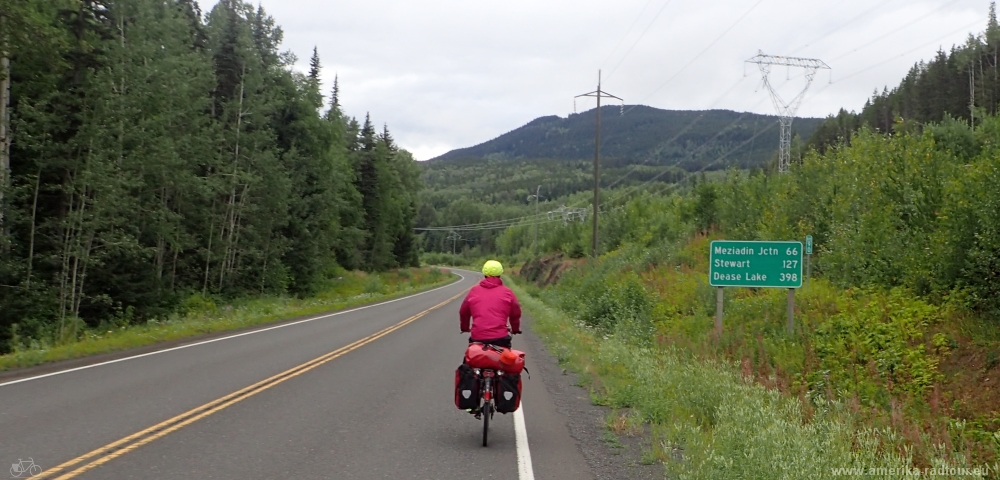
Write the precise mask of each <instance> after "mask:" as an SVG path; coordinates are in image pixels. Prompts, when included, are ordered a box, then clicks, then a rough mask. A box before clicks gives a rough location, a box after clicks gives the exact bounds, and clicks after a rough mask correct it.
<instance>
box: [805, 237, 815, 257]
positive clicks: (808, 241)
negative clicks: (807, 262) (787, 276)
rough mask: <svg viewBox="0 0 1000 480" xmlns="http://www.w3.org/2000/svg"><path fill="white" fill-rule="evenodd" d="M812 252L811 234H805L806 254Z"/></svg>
mask: <svg viewBox="0 0 1000 480" xmlns="http://www.w3.org/2000/svg"><path fill="white" fill-rule="evenodd" d="M812 254H813V236H812V235H806V255H812Z"/></svg>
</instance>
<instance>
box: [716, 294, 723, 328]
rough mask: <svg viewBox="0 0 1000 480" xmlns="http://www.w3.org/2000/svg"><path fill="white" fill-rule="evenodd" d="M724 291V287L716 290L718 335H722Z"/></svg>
mask: <svg viewBox="0 0 1000 480" xmlns="http://www.w3.org/2000/svg"><path fill="white" fill-rule="evenodd" d="M722 289H723V287H718V288H716V289H715V333H716V335H722V302H723V296H722Z"/></svg>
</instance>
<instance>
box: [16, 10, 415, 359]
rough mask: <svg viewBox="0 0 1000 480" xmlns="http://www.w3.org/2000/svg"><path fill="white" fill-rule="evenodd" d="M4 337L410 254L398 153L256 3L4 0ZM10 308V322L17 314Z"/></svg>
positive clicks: (286, 289)
mask: <svg viewBox="0 0 1000 480" xmlns="http://www.w3.org/2000/svg"><path fill="white" fill-rule="evenodd" d="M2 6H3V8H0V52H2V53H3V54H2V55H0V56H2V57H3V62H2V64H0V67H2V71H0V80H2V81H3V82H4V83H3V84H2V85H5V86H9V93H7V94H5V96H4V97H3V98H0V100H3V102H0V104H3V103H4V102H6V103H7V105H9V106H8V107H7V109H6V110H5V111H4V114H5V115H2V116H0V117H2V122H0V123H2V125H3V129H2V130H0V140H2V141H3V145H4V148H3V150H2V152H0V353H3V352H4V351H5V350H4V349H5V348H7V347H6V345H7V344H8V342H7V340H9V339H10V337H11V335H12V333H14V331H15V330H14V329H16V333H17V334H19V335H21V336H24V337H36V338H38V337H47V338H55V339H57V341H58V339H59V338H61V337H62V336H64V335H67V334H68V333H67V332H70V331H74V330H76V329H77V328H78V327H80V326H82V323H81V322H83V323H87V324H89V325H91V326H94V325H96V324H98V323H100V322H101V321H102V320H104V319H107V318H111V317H115V318H119V319H125V320H128V321H132V322H138V321H142V319H145V318H150V317H152V316H156V315H160V314H164V313H166V312H169V311H171V310H173V309H175V308H176V306H177V305H178V304H179V302H181V301H182V300H183V299H184V298H187V297H190V296H191V295H220V296H226V297H238V296H247V295H258V294H284V293H288V294H294V295H307V294H309V293H311V292H314V291H316V290H317V289H318V288H321V287H322V285H323V282H324V280H325V279H326V278H328V277H329V276H332V275H337V272H339V271H342V270H341V269H352V270H353V269H359V270H368V271H378V270H384V269H389V268H393V267H397V266H412V265H416V264H417V252H416V248H415V242H414V239H413V233H412V230H411V228H412V223H413V218H414V215H415V212H416V207H415V202H416V195H417V191H418V189H419V183H418V180H417V179H418V177H419V174H418V173H417V170H416V169H417V166H416V164H415V162H414V160H413V158H412V156H411V155H410V154H409V153H408V152H406V151H404V150H401V149H399V148H398V147H397V145H396V144H395V143H394V141H393V138H392V136H391V135H390V133H389V130H388V128H387V127H385V126H382V127H377V126H376V125H375V124H373V122H372V120H371V119H370V118H365V119H364V121H363V122H359V121H357V120H355V119H353V118H347V117H346V116H345V115H344V114H343V113H342V111H341V109H340V104H339V94H340V93H339V87H338V85H337V84H336V83H334V85H333V89H332V92H330V93H329V96H328V97H326V98H327V100H328V104H330V105H332V106H331V107H330V108H329V109H324V95H323V93H322V92H320V82H319V74H320V68H321V64H320V57H319V55H318V52H317V51H315V50H314V51H313V52H312V59H311V62H310V70H309V72H308V74H303V73H299V72H296V71H295V70H293V69H292V65H293V63H294V61H295V57H294V56H293V54H291V53H289V52H282V51H281V50H280V44H281V41H282V31H281V28H280V27H279V26H277V25H276V23H275V21H274V20H273V19H272V18H271V17H270V16H268V14H267V12H265V11H264V10H263V9H262V8H260V7H255V6H252V5H250V4H248V3H243V2H242V1H239V0H221V1H220V2H219V3H218V4H217V5H216V6H215V7H214V8H212V10H211V11H209V12H201V11H200V9H199V6H198V4H197V3H196V2H195V1H194V0H4V1H3V3H2ZM15 324H16V326H15Z"/></svg>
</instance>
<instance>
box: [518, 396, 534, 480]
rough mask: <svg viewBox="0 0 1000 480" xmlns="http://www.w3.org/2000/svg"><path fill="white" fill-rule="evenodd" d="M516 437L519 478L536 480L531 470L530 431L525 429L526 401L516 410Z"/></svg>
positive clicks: (521, 479)
mask: <svg viewBox="0 0 1000 480" xmlns="http://www.w3.org/2000/svg"><path fill="white" fill-rule="evenodd" d="M514 437H515V446H516V447H517V478H518V479H519V480H535V471H534V469H532V468H531V450H530V449H528V431H527V429H526V428H525V427H524V401H523V400H522V401H521V407H520V408H518V409H517V410H514Z"/></svg>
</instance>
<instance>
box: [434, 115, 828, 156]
mask: <svg viewBox="0 0 1000 480" xmlns="http://www.w3.org/2000/svg"><path fill="white" fill-rule="evenodd" d="M601 108H602V110H601V117H602V125H601V135H602V137H601V155H602V158H603V159H604V161H603V162H602V165H605V166H608V167H615V166H622V165H634V164H646V165H677V166H679V167H681V168H683V169H686V170H700V169H702V168H704V167H706V166H707V167H708V169H719V168H725V167H727V166H730V165H737V166H739V167H743V168H747V167H757V166H762V165H764V164H765V163H766V162H767V161H769V160H770V159H771V158H772V157H773V156H774V152H775V151H776V150H777V148H778V129H777V117H775V116H772V115H758V114H753V113H739V112H734V111H731V110H704V111H686V110H661V109H658V108H653V107H647V106H644V105H636V106H626V107H625V111H626V112H627V113H626V114H625V115H622V114H621V111H622V110H621V108H620V107H618V106H605V107H601ZM821 122H822V119H818V118H799V119H796V120H795V123H794V124H793V126H792V129H793V133H794V134H796V135H798V136H799V137H801V138H803V139H805V138H809V136H810V135H812V133H813V131H814V130H815V129H816V127H817V126H818V125H819V124H820V123H821ZM754 137H756V138H754ZM593 155H594V109H591V110H589V111H586V112H583V113H578V114H571V115H569V116H568V117H566V118H562V117H558V116H555V115H552V116H547V117H539V118H536V119H534V120H532V121H531V122H528V123H527V124H525V125H524V126H522V127H519V128H517V129H515V130H512V131H510V132H507V133H505V134H503V135H500V136H499V137H497V138H494V139H492V140H490V141H487V142H484V143H481V144H479V145H475V146H472V147H468V148H460V149H456V150H452V151H450V152H448V153H445V154H444V155H441V156H439V157H436V158H434V159H431V161H432V162H434V161H448V160H458V159H470V158H478V159H495V160H506V159H531V158H552V159H564V160H581V159H589V158H593ZM720 157H722V158H721V159H720Z"/></svg>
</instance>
